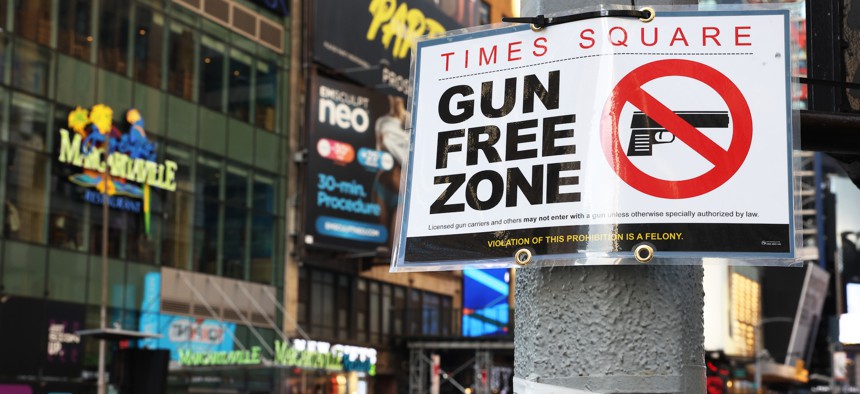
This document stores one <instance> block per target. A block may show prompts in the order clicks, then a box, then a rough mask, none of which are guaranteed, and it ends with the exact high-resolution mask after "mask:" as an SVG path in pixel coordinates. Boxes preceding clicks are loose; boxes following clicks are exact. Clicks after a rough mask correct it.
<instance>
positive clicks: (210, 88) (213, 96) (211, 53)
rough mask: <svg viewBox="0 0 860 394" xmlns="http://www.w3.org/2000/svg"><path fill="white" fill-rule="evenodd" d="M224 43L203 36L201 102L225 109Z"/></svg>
mask: <svg viewBox="0 0 860 394" xmlns="http://www.w3.org/2000/svg"><path fill="white" fill-rule="evenodd" d="M224 63H225V61H224V44H223V43H221V42H218V41H215V40H213V39H211V38H209V37H207V36H203V39H202V40H201V42H200V82H199V90H200V92H199V100H200V104H201V105H203V106H205V107H208V108H211V109H213V110H216V111H219V112H220V111H222V110H223V109H224V103H223V100H224Z"/></svg>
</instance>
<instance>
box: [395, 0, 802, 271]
mask: <svg viewBox="0 0 860 394" xmlns="http://www.w3.org/2000/svg"><path fill="white" fill-rule="evenodd" d="M657 15H658V16H657V17H656V18H655V19H654V20H653V21H651V22H649V23H644V22H642V21H640V20H639V19H638V18H622V17H616V18H599V19H587V20H582V21H576V22H571V23H563V24H557V25H551V26H548V27H547V28H545V29H543V30H540V31H533V30H532V29H530V27H529V25H527V24H517V25H511V26H506V27H502V28H497V29H492V30H481V31H476V32H467V33H457V34H453V35H450V36H446V37H444V38H428V39H426V40H420V41H419V42H418V43H417V46H416V52H415V56H416V58H415V63H416V65H415V81H414V92H413V96H412V145H411V146H412V149H411V151H410V157H409V161H408V163H409V166H408V174H407V177H406V184H405V194H404V203H403V223H402V227H401V229H402V230H401V234H400V238H399V240H398V248H397V250H395V253H396V256H395V259H394V265H393V269H394V270H399V269H414V270H436V269H459V268H462V267H463V266H474V267H481V266H483V267H488V266H507V267H510V266H516V264H515V257H514V256H515V255H516V256H517V257H516V259H517V261H516V262H517V263H520V264H528V263H530V262H531V261H534V262H535V263H541V264H557V263H562V264H583V263H588V264H618V263H619V261H618V260H617V259H619V258H628V259H630V260H628V261H631V262H633V259H631V257H634V256H636V257H641V256H640V254H639V252H640V251H642V250H644V251H645V253H643V254H642V256H645V257H646V258H643V259H642V260H644V261H642V262H648V261H650V258H651V257H659V258H676V259H678V260H674V262H672V261H665V260H660V261H661V262H667V263H676V262H682V261H683V260H682V259H688V260H687V261H691V260H689V259H699V258H705V257H733V258H735V259H746V260H747V261H745V262H744V264H791V263H794V262H795V260H794V256H795V245H794V243H795V232H794V230H795V225H794V219H793V206H794V194H793V192H794V183H793V179H792V173H793V164H792V143H793V140H792V126H791V114H792V107H791V89H790V86H791V81H790V76H791V72H790V70H791V62H790V58H791V46H790V40H789V26H790V24H789V21H790V19H789V11H788V10H756V11H696V12H689V11H675V10H658V11H657ZM521 251H523V252H522V253H521ZM634 251H635V253H634ZM648 251H650V257H648V256H649V252H648ZM521 256H523V257H524V258H523V259H522V260H521V259H520V257H521ZM532 258H533V260H532Z"/></svg>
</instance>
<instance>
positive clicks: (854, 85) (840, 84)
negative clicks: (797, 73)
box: [798, 77, 860, 89]
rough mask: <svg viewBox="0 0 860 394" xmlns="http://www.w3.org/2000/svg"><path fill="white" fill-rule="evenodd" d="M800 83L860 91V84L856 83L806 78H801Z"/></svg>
mask: <svg viewBox="0 0 860 394" xmlns="http://www.w3.org/2000/svg"><path fill="white" fill-rule="evenodd" d="M798 81H799V82H800V83H802V84H806V85H825V86H831V87H835V88H842V89H860V83H856V82H841V81H831V80H827V79H816V78H806V77H800V78H798Z"/></svg>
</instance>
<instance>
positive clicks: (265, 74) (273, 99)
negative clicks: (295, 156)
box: [254, 61, 278, 131]
mask: <svg viewBox="0 0 860 394" xmlns="http://www.w3.org/2000/svg"><path fill="white" fill-rule="evenodd" d="M255 90H256V96H257V97H256V102H255V105H256V111H255V114H256V116H255V122H254V124H256V125H257V127H259V128H261V129H265V130H268V131H275V122H276V121H277V120H276V116H275V114H276V113H277V107H278V69H277V67H275V65H273V64H272V63H267V62H263V61H258V62H257V82H256V89H255Z"/></svg>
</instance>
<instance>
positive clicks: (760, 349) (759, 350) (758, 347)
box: [754, 317, 794, 394]
mask: <svg viewBox="0 0 860 394" xmlns="http://www.w3.org/2000/svg"><path fill="white" fill-rule="evenodd" d="M767 323H794V318H793V317H768V318H766V319H761V320H760V321H759V322H758V323H757V324H756V325H755V331H754V335H755V391H756V393H758V394H761V393H763V391H762V389H761V359H762V357H763V356H764V351H765V349H764V346H763V345H762V343H761V326H763V325H765V324H767Z"/></svg>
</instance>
